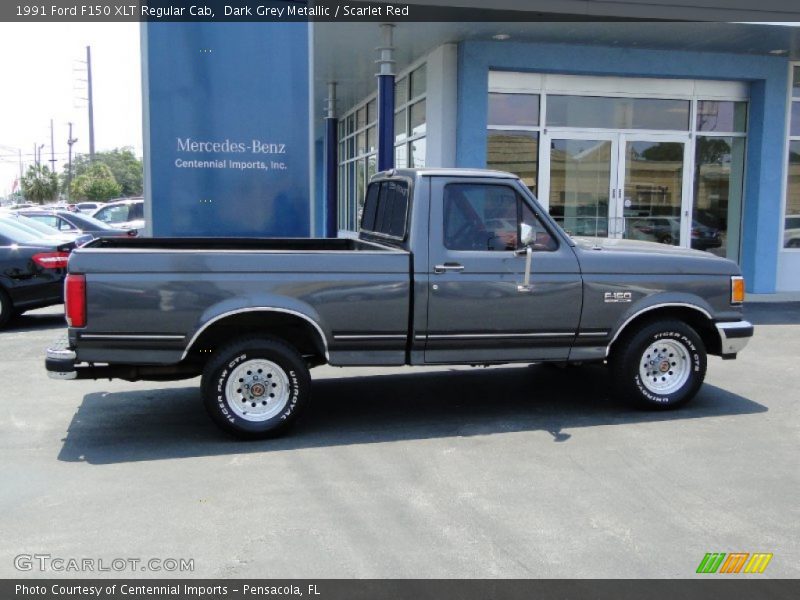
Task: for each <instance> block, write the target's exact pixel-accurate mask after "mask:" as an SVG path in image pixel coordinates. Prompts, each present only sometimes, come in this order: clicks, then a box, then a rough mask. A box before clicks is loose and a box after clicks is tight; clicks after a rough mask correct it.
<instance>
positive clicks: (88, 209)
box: [75, 202, 103, 215]
mask: <svg viewBox="0 0 800 600" xmlns="http://www.w3.org/2000/svg"><path fill="white" fill-rule="evenodd" d="M101 206H103V203H102V202H78V203H77V204H76V205H75V208H77V209H78V211H79V212H82V213H86V214H88V215H91V214H92V213H93V212H95V211H96V210H97V209H98V208H100V207H101Z"/></svg>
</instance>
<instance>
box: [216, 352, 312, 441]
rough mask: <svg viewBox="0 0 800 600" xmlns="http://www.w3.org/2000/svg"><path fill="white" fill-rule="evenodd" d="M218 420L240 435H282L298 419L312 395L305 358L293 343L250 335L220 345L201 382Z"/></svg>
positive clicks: (225, 427)
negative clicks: (251, 336)
mask: <svg viewBox="0 0 800 600" xmlns="http://www.w3.org/2000/svg"><path fill="white" fill-rule="evenodd" d="M201 390H202V395H203V402H204V404H205V407H206V411H208V414H209V415H210V416H211V418H212V419H213V421H214V422H215V423H216V424H217V425H219V426H220V427H221V428H222V429H224V430H226V431H228V432H229V433H231V434H233V435H235V436H237V437H241V438H250V439H257V438H266V437H272V436H275V435H279V434H281V433H283V432H284V431H285V430H287V429H288V428H289V427H291V426H292V424H294V422H295V421H296V419H297V417H298V416H299V415H300V413H301V412H302V410H303V408H304V407H305V405H306V404H307V403H308V401H309V398H310V395H311V377H310V375H309V372H308V368H307V367H306V364H305V362H304V361H303V358H302V357H301V356H300V354H298V352H297V351H296V350H295V349H294V348H293V347H291V346H289V345H288V344H286V343H284V342H282V341H280V340H277V339H270V338H260V337H258V338H245V339H241V340H238V341H236V342H233V343H231V344H228V345H227V346H223V347H222V348H220V349H219V350H217V351H216V352H215V353H214V355H213V356H212V358H211V359H210V360H209V361H208V363H207V364H206V367H205V369H204V371H203V379H202V382H201Z"/></svg>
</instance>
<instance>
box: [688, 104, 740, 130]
mask: <svg viewBox="0 0 800 600" xmlns="http://www.w3.org/2000/svg"><path fill="white" fill-rule="evenodd" d="M746 127H747V102H718V101H715V100H714V101H712V100H700V101H698V102H697V131H719V132H737V133H742V132H744V131H745V129H746Z"/></svg>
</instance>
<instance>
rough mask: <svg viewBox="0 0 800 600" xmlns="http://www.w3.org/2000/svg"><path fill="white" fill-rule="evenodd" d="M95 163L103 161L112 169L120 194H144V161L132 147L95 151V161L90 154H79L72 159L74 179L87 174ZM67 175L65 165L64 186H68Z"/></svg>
mask: <svg viewBox="0 0 800 600" xmlns="http://www.w3.org/2000/svg"><path fill="white" fill-rule="evenodd" d="M95 163H102V164H104V165H106V166H107V167H108V168H109V169H110V170H111V173H112V174H113V175H114V179H115V180H116V182H117V183H118V184H119V186H120V191H119V194H118V195H121V196H141V195H142V189H143V187H144V168H143V166H142V161H141V160H139V159H138V158H136V155H135V154H134V153H133V149H132V148H130V147H125V148H115V149H114V150H108V151H105V152H95V155H94V163H92V161H91V160H90V159H89V155H88V154H79V155H78V156H77V157H75V160H73V161H72V179H73V180H74V179H76V178H78V177H80V176H81V175H85V174H86V173H87V172H88V171H89V169H90V168H91V166H92V165H93V164H95ZM67 175H68V167H66V166H65V167H64V175H63V176H62V188H66V181H67Z"/></svg>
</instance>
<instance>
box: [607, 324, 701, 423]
mask: <svg viewBox="0 0 800 600" xmlns="http://www.w3.org/2000/svg"><path fill="white" fill-rule="evenodd" d="M706 363H707V357H706V348H705V346H704V345H703V341H702V340H701V339H700V336H699V335H698V334H697V332H696V331H695V330H694V329H692V328H691V327H690V326H689V325H687V324H685V323H683V322H681V321H673V320H668V321H667V320H665V321H655V322H653V323H650V324H649V325H645V326H644V327H642V328H640V329H637V330H636V331H634V332H632V333H631V334H630V335H629V336H626V337H624V338H623V339H621V340H619V341H618V344H617V346H616V348H615V349H614V352H613V354H612V356H611V360H610V366H611V376H612V382H613V387H614V393H615V395H616V396H617V397H619V398H622V399H625V400H628V401H631V402H633V403H634V404H636V405H638V406H639V407H643V408H650V409H656V410H663V409H670V408H675V407H678V406H680V405H682V404H685V403H686V402H688V401H689V400H691V399H692V398H693V397H694V395H695V394H696V393H697V391H698V389H699V388H700V386H701V385H702V384H703V380H704V379H705V375H706Z"/></svg>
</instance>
